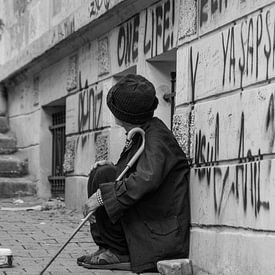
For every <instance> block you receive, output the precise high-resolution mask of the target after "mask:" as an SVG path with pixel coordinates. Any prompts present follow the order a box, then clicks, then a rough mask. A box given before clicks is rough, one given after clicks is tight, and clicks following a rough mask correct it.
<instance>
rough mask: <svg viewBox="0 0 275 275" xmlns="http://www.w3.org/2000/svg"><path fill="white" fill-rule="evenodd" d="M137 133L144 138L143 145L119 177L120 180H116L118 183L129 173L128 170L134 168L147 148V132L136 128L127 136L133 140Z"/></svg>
mask: <svg viewBox="0 0 275 275" xmlns="http://www.w3.org/2000/svg"><path fill="white" fill-rule="evenodd" d="M136 133H139V134H140V135H141V137H142V143H141V145H140V147H139V148H138V150H137V151H136V153H135V154H134V155H133V157H132V158H131V159H130V161H129V162H128V163H127V165H126V168H125V169H124V170H123V171H122V173H121V174H120V175H119V176H118V178H117V179H116V181H119V180H121V178H122V177H123V176H124V175H125V173H126V172H127V171H128V169H129V168H131V167H132V166H133V164H134V163H135V162H136V161H137V159H138V158H139V156H140V155H141V153H142V152H143V150H144V147H145V132H144V130H142V129H141V128H139V127H136V128H133V129H131V130H130V131H129V133H128V135H127V139H128V140H131V139H132V138H133V136H134V135H135V134H136Z"/></svg>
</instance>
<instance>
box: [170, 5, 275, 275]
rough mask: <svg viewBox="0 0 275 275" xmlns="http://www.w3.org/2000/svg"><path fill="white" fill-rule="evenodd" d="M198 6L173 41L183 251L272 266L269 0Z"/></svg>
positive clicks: (243, 267) (195, 257) (197, 261)
mask: <svg viewBox="0 0 275 275" xmlns="http://www.w3.org/2000/svg"><path fill="white" fill-rule="evenodd" d="M197 11H198V20H197V29H196V34H194V35H192V37H189V39H188V40H187V39H186V38H184V39H182V40H181V41H180V42H179V43H180V45H179V49H178V56H177V62H178V64H177V68H178V69H177V76H178V81H177V100H176V101H177V114H176V117H175V118H177V125H176V126H177V127H176V129H175V134H178V136H179V141H181V142H182V146H183V149H184V150H185V151H186V152H187V154H189V155H190V157H191V160H192V169H191V177H190V190H191V214H192V215H191V216H192V236H191V255H190V257H191V259H192V261H193V264H194V265H195V266H197V267H199V268H200V269H202V270H203V271H204V272H209V273H210V274H274V272H275V265H274V263H273V260H272V258H273V256H274V250H273V249H272V248H271V247H272V246H274V244H275V238H274V233H273V232H274V223H273V219H272V217H273V214H272V213H273V211H275V208H274V205H273V198H274V195H275V194H274V193H275V189H274V168H275V167H274V160H273V158H274V149H275V147H274V134H275V131H274V129H275V128H274V90H275V89H274V88H275V86H274V83H273V82H274V76H275V71H274V64H275V63H274V61H275V51H274V49H275V24H274V22H275V21H274V19H275V5H274V1H267V0H262V1H245V0H244V1H239V0H234V1H210V0H200V1H198V2H197ZM187 42H188V43H187ZM188 117H189V119H187V118H188ZM186 125H189V132H186V131H184V126H186ZM188 145H189V146H188Z"/></svg>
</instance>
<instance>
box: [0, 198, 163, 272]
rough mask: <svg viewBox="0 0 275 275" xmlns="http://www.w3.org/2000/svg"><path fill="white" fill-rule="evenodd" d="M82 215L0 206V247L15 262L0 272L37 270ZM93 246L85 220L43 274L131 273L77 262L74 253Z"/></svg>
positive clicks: (77, 223) (86, 250)
mask: <svg viewBox="0 0 275 275" xmlns="http://www.w3.org/2000/svg"><path fill="white" fill-rule="evenodd" d="M0 207H1V201H0ZM2 207H3V203H2ZM81 218H82V215H81V214H80V213H77V212H72V211H69V210H66V209H58V210H49V211H37V210H35V211H26V210H25V211H5V210H0V247H2V248H10V249H11V250H12V252H13V255H14V261H13V263H14V266H13V267H12V268H0V274H7V275H12V274H36V275H37V274H39V272H40V271H41V270H42V269H43V267H44V266H45V265H46V264H47V263H48V261H49V260H50V259H51V258H52V257H53V256H54V255H55V253H56V252H57V251H58V250H59V248H60V247H61V246H62V245H63V244H64V243H65V242H66V241H67V240H68V238H69V237H70V235H71V234H72V232H73V231H74V230H75V228H77V226H78V225H79V223H80V219H81ZM96 250H97V246H96V245H95V243H94V242H93V241H92V239H91V236H90V233H89V226H88V223H87V224H85V225H84V226H83V227H82V229H81V230H80V231H79V232H78V233H77V234H76V236H75V237H74V238H73V239H72V240H71V242H70V243H69V244H68V245H67V246H66V248H65V249H64V250H63V251H62V252H61V254H60V255H59V256H58V257H57V259H56V260H55V261H54V262H53V263H52V265H51V266H50V267H49V268H48V270H47V271H46V272H45V273H44V274H58V275H59V274H60V275H61V274H81V275H82V274H94V275H97V274H100V275H107V274H109V275H118V274H134V273H131V272H123V271H94V270H89V269H85V268H83V267H80V266H78V265H77V264H76V258H77V257H79V256H81V255H84V254H87V253H91V252H94V251H96ZM148 274H149V273H148ZM151 274H152V273H151ZM154 274H158V273H154Z"/></svg>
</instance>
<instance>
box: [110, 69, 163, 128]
mask: <svg viewBox="0 0 275 275" xmlns="http://www.w3.org/2000/svg"><path fill="white" fill-rule="evenodd" d="M107 105H108V107H109V109H110V110H111V112H112V113H113V115H114V116H115V117H116V118H117V119H119V120H121V121H124V122H128V123H131V124H142V123H144V122H146V121H147V120H149V119H151V118H152V117H153V115H154V110H155V109H156V108H157V106H158V99H157V97H156V90H155V87H154V86H153V84H152V83H151V82H150V81H148V80H147V79H146V78H144V77H143V76H141V75H134V74H128V75H126V76H125V77H123V78H121V79H120V80H119V81H118V82H117V83H116V84H115V85H114V86H113V87H112V88H111V89H110V90H109V92H108V95H107Z"/></svg>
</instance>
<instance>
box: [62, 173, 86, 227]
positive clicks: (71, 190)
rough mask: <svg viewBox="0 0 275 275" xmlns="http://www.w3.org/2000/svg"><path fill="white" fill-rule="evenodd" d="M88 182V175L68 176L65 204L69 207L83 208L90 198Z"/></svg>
mask: <svg viewBox="0 0 275 275" xmlns="http://www.w3.org/2000/svg"><path fill="white" fill-rule="evenodd" d="M87 182H88V178H87V177H66V183H65V204H66V207H67V208H69V209H77V210H82V207H83V205H84V203H85V201H86V200H87V199H88V195H87ZM79 222H80V221H79Z"/></svg>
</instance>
